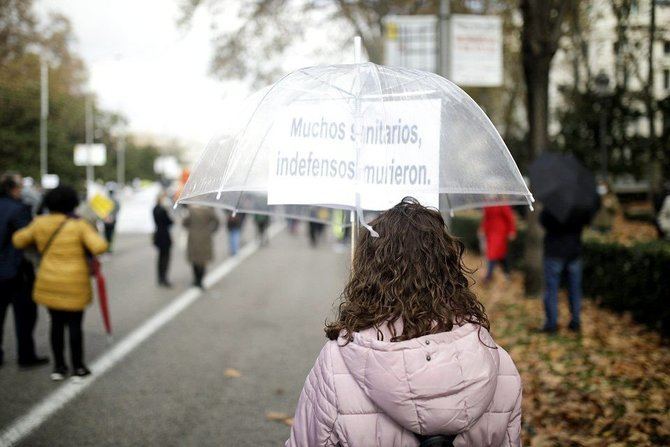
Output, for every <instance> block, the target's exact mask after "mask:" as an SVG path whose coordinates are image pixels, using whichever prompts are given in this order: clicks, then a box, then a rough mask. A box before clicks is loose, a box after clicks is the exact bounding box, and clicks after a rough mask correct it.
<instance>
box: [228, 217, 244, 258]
mask: <svg viewBox="0 0 670 447" xmlns="http://www.w3.org/2000/svg"><path fill="white" fill-rule="evenodd" d="M245 216H246V214H242V213H233V212H231V211H228V212H227V214H226V228H227V229H228V250H229V251H230V256H235V255H236V254H237V252H238V251H240V240H241V239H242V224H243V223H244V217H245Z"/></svg>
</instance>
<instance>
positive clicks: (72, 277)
mask: <svg viewBox="0 0 670 447" xmlns="http://www.w3.org/2000/svg"><path fill="white" fill-rule="evenodd" d="M44 205H45V206H46V208H48V210H49V214H47V215H44V216H38V217H36V218H35V219H34V220H33V221H32V222H31V223H30V224H29V225H28V226H27V227H25V228H23V229H21V230H19V231H17V232H15V233H14V235H13V237H12V242H13V243H14V245H15V246H16V248H19V249H21V248H26V247H28V246H30V245H35V246H36V247H37V250H38V251H39V252H40V253H41V261H40V266H39V270H38V271H37V279H36V281H35V288H34V291H33V299H34V300H35V302H37V303H38V304H42V305H44V306H46V307H47V309H49V315H50V316H51V349H52V351H53V356H54V370H53V373H52V374H51V379H52V380H63V379H64V378H65V377H66V375H67V374H68V367H67V364H66V363H65V359H64V356H63V351H64V336H65V327H67V329H68V331H69V334H70V354H71V357H72V368H73V375H74V376H79V377H83V376H87V375H89V374H90V373H91V372H90V371H89V370H88V368H87V367H86V365H85V364H84V358H83V333H82V320H83V317H84V309H85V308H86V306H87V305H88V304H89V303H90V302H91V297H92V291H91V280H90V276H89V275H90V272H89V263H88V259H87V253H88V254H90V255H99V254H101V253H104V252H105V251H106V250H107V242H106V241H105V239H104V238H103V237H101V236H100V235H98V233H97V232H96V230H95V229H94V228H93V227H92V226H91V225H90V224H89V223H88V222H86V221H85V220H83V219H80V218H78V217H77V216H76V215H74V214H73V213H74V210H75V208H77V206H78V205H79V198H78V197H77V192H76V191H75V190H74V189H73V188H71V187H69V186H59V187H58V188H56V189H53V190H51V191H49V192H48V193H47V194H46V195H45V197H44Z"/></svg>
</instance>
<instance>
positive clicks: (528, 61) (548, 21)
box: [519, 0, 575, 296]
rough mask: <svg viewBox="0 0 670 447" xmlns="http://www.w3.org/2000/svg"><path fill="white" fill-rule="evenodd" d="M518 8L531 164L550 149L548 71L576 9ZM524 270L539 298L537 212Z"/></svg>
mask: <svg viewBox="0 0 670 447" xmlns="http://www.w3.org/2000/svg"><path fill="white" fill-rule="evenodd" d="M519 6H520V8H521V13H522V15H523V28H522V31H521V49H522V57H523V71H524V77H525V80H526V102H527V111H528V155H529V159H530V160H531V161H532V160H534V159H535V158H536V157H537V156H538V155H540V154H541V153H542V152H543V151H545V150H546V149H547V147H548V146H549V70H550V68H551V60H552V59H553V57H554V54H556V50H557V49H558V41H559V39H560V37H561V23H562V21H563V19H564V17H565V14H566V11H570V10H572V11H574V10H575V9H574V8H573V6H574V2H572V1H567V0H561V1H559V0H521V2H520V5H519ZM531 188H532V185H531ZM524 270H525V280H524V286H525V291H526V294H527V295H529V296H537V295H539V294H540V292H541V291H542V229H541V228H540V225H539V217H538V212H537V211H536V212H534V213H530V215H529V217H528V229H527V233H526V241H525V247H524Z"/></svg>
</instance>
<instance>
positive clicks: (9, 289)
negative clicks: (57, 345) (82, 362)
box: [0, 173, 49, 368]
mask: <svg viewBox="0 0 670 447" xmlns="http://www.w3.org/2000/svg"><path fill="white" fill-rule="evenodd" d="M21 186H22V179H21V177H20V176H19V175H18V174H14V173H6V174H4V175H3V176H2V177H1V178H0V290H1V291H2V297H0V366H1V365H2V364H3V363H4V352H3V350H2V339H3V334H4V323H5V315H6V313H7V308H8V307H9V305H10V304H11V306H12V310H13V313H14V330H15V332H16V344H17V351H18V363H19V366H21V367H24V368H26V367H32V366H40V365H44V364H46V363H49V360H48V359H46V358H44V357H39V356H38V355H37V354H36V353H35V341H34V340H33V331H34V329H35V324H36V323H37V305H36V304H35V302H34V301H33V298H32V293H33V284H34V282H35V272H34V270H33V265H32V264H31V263H30V262H29V261H28V260H27V259H26V258H25V257H24V254H23V251H22V250H18V249H16V248H15V247H14V246H13V245H12V235H13V234H14V232H15V231H17V230H20V229H21V228H23V227H25V226H26V225H28V224H29V223H30V220H31V214H32V213H31V208H30V207H29V206H28V205H27V204H24V203H23V202H22V201H21Z"/></svg>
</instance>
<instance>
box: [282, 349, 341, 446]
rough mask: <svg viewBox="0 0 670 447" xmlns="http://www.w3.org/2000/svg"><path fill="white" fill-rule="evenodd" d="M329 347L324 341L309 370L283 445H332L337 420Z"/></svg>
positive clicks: (335, 439) (335, 443)
mask: <svg viewBox="0 0 670 447" xmlns="http://www.w3.org/2000/svg"><path fill="white" fill-rule="evenodd" d="M331 349H337V346H335V345H334V342H329V343H326V345H325V346H324V347H323V349H322V350H321V353H320V354H319V357H318V358H317V359H316V363H315V364H314V367H313V368H312V370H311V371H310V372H309V375H308V376H307V380H305V385H304V386H303V388H302V393H300V399H299V400H298V406H297V408H296V410H295V417H294V419H293V427H292V428H291V437H290V438H289V439H288V441H286V447H316V446H335V445H337V444H338V439H337V435H336V433H335V431H334V429H333V428H334V426H335V420H336V419H337V396H336V394H335V383H334V380H333V364H332V358H331Z"/></svg>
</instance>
